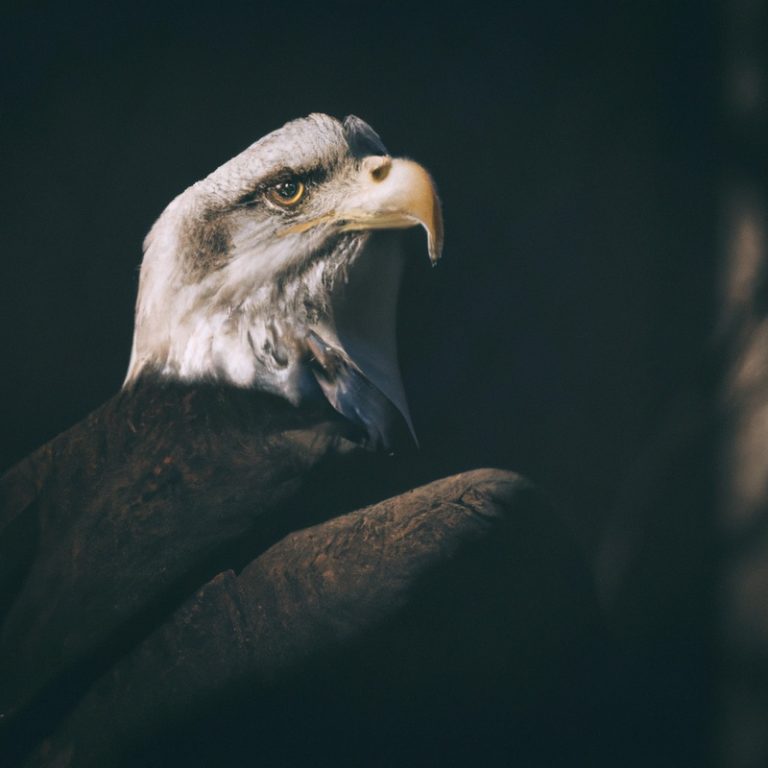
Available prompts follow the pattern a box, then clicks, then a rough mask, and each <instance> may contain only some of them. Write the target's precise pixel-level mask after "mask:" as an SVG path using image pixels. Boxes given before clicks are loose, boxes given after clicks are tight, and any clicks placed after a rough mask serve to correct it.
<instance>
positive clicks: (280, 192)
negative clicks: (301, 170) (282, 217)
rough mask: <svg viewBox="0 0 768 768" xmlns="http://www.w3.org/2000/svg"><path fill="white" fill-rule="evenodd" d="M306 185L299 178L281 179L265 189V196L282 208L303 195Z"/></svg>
mask: <svg viewBox="0 0 768 768" xmlns="http://www.w3.org/2000/svg"><path fill="white" fill-rule="evenodd" d="M306 191H307V187H306V185H305V184H304V182H303V181H300V180H299V179H290V180H288V181H281V182H280V183H279V184H275V185H274V186H272V187H270V188H269V189H268V190H267V197H268V198H269V200H270V201H271V202H273V203H276V204H277V205H280V206H282V207H283V208H291V207H293V206H294V205H296V204H297V203H298V202H300V201H301V199H302V198H303V197H304V193H305V192H306Z"/></svg>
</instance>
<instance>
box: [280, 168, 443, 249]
mask: <svg viewBox="0 0 768 768" xmlns="http://www.w3.org/2000/svg"><path fill="white" fill-rule="evenodd" d="M323 222H333V223H336V224H338V225H339V227H340V229H342V230H344V231H353V230H366V229H406V228H408V227H415V226H418V225H421V226H422V227H424V229H425V230H426V232H427V249H428V251H429V258H430V260H431V261H432V263H433V264H434V263H435V262H436V261H437V260H438V259H439V258H440V254H441V253H442V250H443V216H442V211H441V208H440V200H439V198H438V197H437V191H436V189H435V185H434V182H433V181H432V178H431V176H430V175H429V173H427V171H426V170H425V169H424V168H422V166H420V165H419V164H418V163H414V162H413V161H412V160H403V159H394V160H393V159H392V158H391V157H389V156H386V155H382V156H370V157H366V158H365V159H364V160H363V161H362V163H361V164H360V177H359V180H358V183H357V184H355V185H353V186H352V187H351V189H350V193H349V195H348V197H347V198H346V199H345V200H344V202H343V203H341V205H340V206H339V209H338V210H336V211H334V212H333V213H331V214H326V215H325V216H322V217H319V218H317V219H314V220H312V221H306V222H301V223H299V224H296V225H294V226H292V227H288V228H287V229H285V230H283V232H281V234H290V233H292V232H300V231H304V230H306V229H310V228H311V227H313V226H315V225H316V224H320V223H323Z"/></svg>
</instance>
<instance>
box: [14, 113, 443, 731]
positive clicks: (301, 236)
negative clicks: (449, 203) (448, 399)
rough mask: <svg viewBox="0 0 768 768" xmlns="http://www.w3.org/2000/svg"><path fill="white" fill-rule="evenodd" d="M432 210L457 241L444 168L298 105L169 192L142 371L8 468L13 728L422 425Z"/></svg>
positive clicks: (143, 290)
mask: <svg viewBox="0 0 768 768" xmlns="http://www.w3.org/2000/svg"><path fill="white" fill-rule="evenodd" d="M418 225H421V226H422V227H423V228H424V229H425V230H426V233H427V246H428V252H429V257H430V258H431V260H432V261H433V262H435V261H436V260H437V259H438V258H439V256H440V252H441V248H442V221H441V210H440V203H439V200H438V197H437V194H436V191H435V186H434V184H433V182H432V180H431V178H430V176H429V174H428V173H427V172H426V171H425V170H424V169H423V168H422V167H421V166H420V165H418V164H416V163H415V162H413V161H411V160H407V159H393V158H391V157H390V156H389V155H388V153H387V151H386V149H385V148H384V145H383V144H382V142H381V139H380V138H379V136H378V135H377V134H376V133H375V132H374V130H373V129H372V128H371V127H370V126H368V125H367V124H366V123H365V122H363V121H362V120H360V119H359V118H357V117H354V116H350V117H347V118H345V119H344V120H343V121H339V120H337V119H334V118H332V117H329V116H327V115H322V114H312V115H310V116H308V117H306V118H302V119H299V120H294V121H292V122H290V123H288V124H286V125H284V126H283V127H282V128H280V129H278V130H276V131H274V132H273V133H270V134H269V135H267V136H265V137H264V138H262V139H260V140H259V141H257V142H256V143H254V144H253V145H251V146H250V147H248V148H247V149H246V150H245V151H244V152H242V153H241V154H239V155H237V156H236V157H234V158H233V159H232V160H230V161H229V162H227V163H225V164H224V165H222V166H221V167H220V168H218V169H217V170H215V171H214V172H213V173H211V174H210V175H209V176H208V177H206V178H205V179H203V180H202V181H199V182H197V183H196V184H194V185H192V186H191V187H190V188H189V189H187V190H186V191H185V192H183V193H182V194H181V195H179V196H178V197H177V198H176V199H175V200H173V202H171V203H170V205H168V207H167V208H166V209H165V211H164V212H163V213H162V215H161V216H160V218H159V219H158V220H157V222H156V223H155V225H154V226H153V227H152V229H151V231H150V233H149V235H148V237H147V238H146V241H145V253H144V260H143V263H142V268H141V275H140V284H139V293H138V301H137V306H136V317H135V333H134V339H133V347H132V351H131V357H130V363H129V367H128V373H127V377H126V379H125V384H124V386H123V388H122V390H121V391H120V392H119V393H118V394H117V395H116V396H115V397H113V398H112V399H111V400H109V401H108V402H107V403H105V404H104V405H103V406H101V407H100V408H99V409H97V410H96V411H94V412H93V413H92V414H91V415H90V416H88V417H87V418H86V419H85V420H84V421H83V422H81V423H80V424H78V425H76V426H75V427H73V428H71V429H70V430H68V431H67V432H65V433H63V434H62V435H59V436H58V437H57V438H55V439H54V440H52V441H51V442H50V443H48V444H47V445H45V446H43V447H42V448H40V449H39V450H38V451H36V452H35V453H34V454H33V455H32V456H30V457H28V458H27V459H26V460H24V461H23V462H21V463H20V464H19V465H17V466H16V467H14V468H13V469H12V470H10V471H9V472H8V473H7V474H6V475H5V476H4V477H3V478H2V481H1V482H0V618H2V620H3V623H2V631H1V633H0V715H1V716H2V717H0V723H1V724H2V725H3V727H5V728H6V730H8V729H10V730H11V731H14V732H15V733H16V734H17V735H18V734H19V733H22V734H23V733H26V734H27V736H28V737H29V738H30V739H33V738H34V735H35V729H41V728H42V729H43V730H44V729H45V723H46V722H47V721H48V722H49V721H51V720H52V719H55V718H56V717H57V714H56V713H57V712H58V711H60V710H61V709H62V708H66V707H68V706H70V705H71V703H72V702H73V701H75V700H77V698H78V697H79V696H80V694H81V693H82V690H83V689H84V687H85V686H87V685H88V684H89V683H90V682H92V681H93V680H94V679H96V677H97V676H98V674H99V672H100V671H101V670H103V669H104V668H106V667H108V666H109V664H111V663H112V661H113V660H114V659H115V658H117V657H119V656H120V654H122V653H124V651H125V649H126V648H128V647H131V646H132V645H133V644H135V643H136V642H138V641H139V640H140V639H141V635H142V633H146V632H147V631H149V628H151V627H152V626H154V624H155V623H156V622H157V621H158V620H159V619H160V617H162V616H164V615H166V614H167V612H168V610H170V609H171V608H172V606H174V605H177V604H178V602H179V600H180V599H182V598H183V597H184V596H185V595H187V594H189V593H190V590H193V589H194V588H196V587H197V586H198V585H199V584H201V583H204V581H205V579H207V578H210V576H211V575H212V574H215V573H217V572H218V570H219V569H220V568H221V565H222V559H225V560H226V558H227V557H232V556H233V555H232V551H233V550H232V545H233V542H238V541H242V539H243V537H244V536H250V537H251V538H250V539H248V541H249V542H250V543H249V547H250V549H249V557H253V556H254V552H255V551H256V552H257V551H258V549H259V547H260V546H262V545H263V541H266V540H267V539H268V538H269V533H268V532H269V531H273V532H274V526H275V520H277V519H280V518H281V517H282V516H285V515H288V514H289V513H290V512H291V511H292V510H294V511H295V509H296V508H298V507H299V506H301V505H305V506H306V505H307V504H308V503H318V502H317V500H318V498H319V496H320V495H321V493H322V488H323V483H322V482H317V481H313V480H312V478H313V477H314V476H316V474H317V472H318V471H319V468H323V470H324V471H329V468H330V471H332V468H333V467H334V466H336V465H335V464H334V462H335V461H338V460H339V457H343V456H345V455H348V454H350V453H354V452H355V451H357V450H358V449H359V447H360V446H361V445H364V446H365V447H366V448H390V447H391V446H392V445H393V442H394V440H395V436H396V434H397V431H398V423H399V424H400V425H401V426H402V425H406V426H407V427H408V428H410V427H411V421H410V416H409V413H408V407H407V404H406V400H405V396H404V393H403V386H402V383H401V378H400V373H399V368H398V362H397V351H396V347H395V309H396V298H397V293H398V288H399V283H400V276H401V269H402V256H401V253H400V251H399V248H398V237H397V234H396V233H395V232H393V230H397V229H402V228H406V227H412V226H418ZM307 489H309V490H307ZM302 493H303V494H304V496H301V494H302ZM308 494H309V495H308ZM308 500H309V501H308ZM278 527H279V526H278ZM260 537H261V538H260ZM30 734H31V735H30Z"/></svg>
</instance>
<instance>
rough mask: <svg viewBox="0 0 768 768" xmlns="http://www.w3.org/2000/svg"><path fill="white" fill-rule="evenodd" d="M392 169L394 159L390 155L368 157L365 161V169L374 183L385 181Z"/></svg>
mask: <svg viewBox="0 0 768 768" xmlns="http://www.w3.org/2000/svg"><path fill="white" fill-rule="evenodd" d="M391 167H392V158H391V157H389V156H388V155H380V156H372V157H366V158H365V160H363V168H364V169H365V170H366V171H367V172H368V173H370V174H371V178H372V179H373V180H374V181H384V179H386V178H387V174H388V173H389V169H390V168H391Z"/></svg>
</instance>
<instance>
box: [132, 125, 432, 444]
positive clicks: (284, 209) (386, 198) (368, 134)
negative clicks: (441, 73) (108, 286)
mask: <svg viewBox="0 0 768 768" xmlns="http://www.w3.org/2000/svg"><path fill="white" fill-rule="evenodd" d="M419 224H420V225H422V226H423V227H424V228H425V230H426V232H427V244H428V250H429V256H430V258H431V259H432V261H433V262H435V261H436V260H437V259H438V258H439V256H440V251H441V247H442V217H441V211H440V203H439V200H438V197H437V193H436V191H435V187H434V184H433V182H432V180H431V178H430V176H429V174H428V173H427V172H426V171H425V170H424V168H422V167H421V166H420V165H418V164H417V163H414V162H413V161H411V160H406V159H393V158H391V157H390V156H389V155H388V153H387V151H386V149H385V148H384V145H383V144H382V142H381V139H380V138H379V136H378V135H377V134H376V132H375V131H374V130H373V129H372V128H371V127H370V126H369V125H367V124H366V123H365V122H364V121H362V120H360V119H359V118H357V117H354V116H349V117H347V118H345V119H344V120H343V121H339V120H337V119H335V118H333V117H329V116H328V115H322V114H312V115H309V116H308V117H305V118H301V119H299V120H294V121H292V122H289V123H287V124H286V125H284V126H283V127H282V128H279V129H278V130H276V131H274V132H272V133H270V134H268V135H267V136H265V137H264V138H262V139H260V140H259V141H257V142H256V143H255V144H253V145H251V146H250V147H248V148H247V149H246V150H245V151H244V152H241V153H240V154H239V155H237V156H236V157H234V158H232V159H231V160H230V161H229V162H227V163H225V164H224V165H222V166H221V167H220V168H218V169H217V170H215V171H214V172H213V173H211V174H210V175H209V176H208V177H206V178H205V179H203V180H202V181H199V182H197V183H196V184H193V185H192V186H191V187H189V189H187V190H186V191H185V192H183V193H182V194H180V195H179V196H178V197H177V198H176V199H175V200H173V202H171V203H170V205H168V207H167V208H166V209H165V211H164V212H163V213H162V215H161V216H160V218H159V219H158V220H157V222H156V223H155V224H154V226H153V227H152V229H151V231H150V233H149V235H148V236H147V238H146V240H145V243H144V260H143V262H142V266H141V276H140V280H139V294H138V300H137V304H136V321H135V330H134V338H133V348H132V352H131V361H130V365H129V368H128V375H127V377H126V381H125V385H124V386H125V387H131V386H133V385H134V384H135V383H136V382H137V381H139V380H141V379H142V378H145V377H154V378H159V379H161V380H172V381H183V382H195V381H208V382H211V381H213V382H225V383H227V384H230V385H233V386H236V387H242V388H254V389H258V390H263V391H266V392H270V393H273V394H277V395H280V396H282V397H285V398H286V399H287V400H289V401H290V402H291V403H293V404H295V405H298V404H300V403H302V402H303V401H305V400H308V399H312V398H317V397H325V398H327V400H328V401H329V402H330V403H331V404H332V405H333V407H334V408H335V409H336V410H337V411H339V412H340V413H342V414H343V415H345V416H346V417H347V418H349V419H351V420H352V421H354V422H356V423H357V424H359V425H360V426H361V427H363V428H364V429H365V431H366V433H367V435H368V437H369V440H370V442H371V443H372V444H374V445H383V446H389V445H390V444H391V441H392V435H393V429H394V428H395V422H396V421H397V420H398V418H399V417H398V416H397V414H398V413H399V414H400V417H402V419H404V420H405V422H406V424H407V425H408V427H409V428H410V427H411V422H410V417H409V414H408V408H407V404H406V400H405V396H404V393H403V386H402V382H401V378H400V372H399V366H398V361H397V349H396V345H395V311H396V305H397V294H398V290H399V285H400V276H401V272H402V258H401V254H400V249H399V242H398V237H397V234H396V233H395V232H394V231H393V230H397V229H402V228H405V227H411V226H415V225H419Z"/></svg>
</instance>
